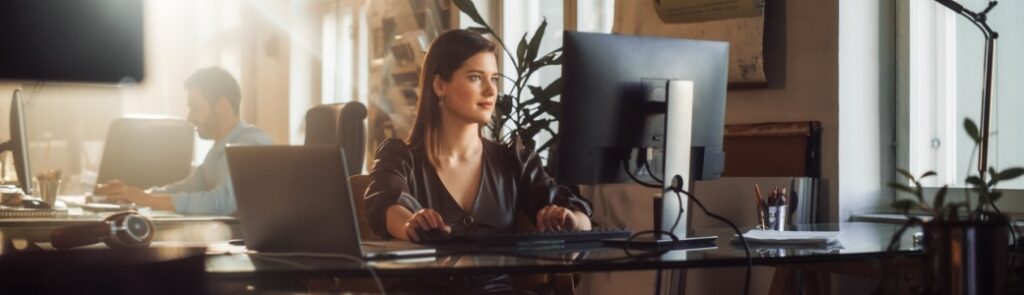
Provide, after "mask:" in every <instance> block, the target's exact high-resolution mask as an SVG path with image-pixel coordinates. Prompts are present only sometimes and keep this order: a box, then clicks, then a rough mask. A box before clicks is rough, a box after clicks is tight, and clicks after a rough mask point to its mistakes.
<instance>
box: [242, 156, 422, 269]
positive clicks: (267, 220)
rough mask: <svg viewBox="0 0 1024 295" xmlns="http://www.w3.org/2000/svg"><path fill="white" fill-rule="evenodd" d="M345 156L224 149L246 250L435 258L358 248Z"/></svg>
mask: <svg viewBox="0 0 1024 295" xmlns="http://www.w3.org/2000/svg"><path fill="white" fill-rule="evenodd" d="M343 154H344V150H343V149H341V148H340V147H337V146H331V145H315V146H228V147H227V157H228V168H229V169H230V171H231V181H232V187H233V188H234V190H235V200H236V203H237V204H238V211H237V213H236V214H237V216H238V219H239V221H240V222H241V225H242V234H244V235H245V241H244V244H245V246H246V248H247V249H248V250H250V251H256V252H258V253H325V254H346V255H350V256H355V257H363V258H366V259H375V258H394V257H404V256H426V255H433V254H434V253H436V250H435V249H433V248H429V247H425V246H422V245H418V244H414V243H409V242H391V241H388V242H372V243H365V244H364V243H361V242H360V239H359V224H357V221H356V220H357V219H356V214H355V213H356V212H355V210H356V208H355V206H354V205H353V202H352V192H351V189H350V188H349V183H348V177H347V174H346V172H345V171H348V170H347V169H346V165H345V157H344V156H343Z"/></svg>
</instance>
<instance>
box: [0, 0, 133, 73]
mask: <svg viewBox="0 0 1024 295" xmlns="http://www.w3.org/2000/svg"><path fill="white" fill-rule="evenodd" d="M142 32H143V3H142V0H74V1H66V0H9V1H0V40H3V41H0V80H15V81H19V80H20V81H62V82H85V83H119V82H122V81H136V82H139V81H142V78H143V72H144V67H143V61H144V59H143V38H142Z"/></svg>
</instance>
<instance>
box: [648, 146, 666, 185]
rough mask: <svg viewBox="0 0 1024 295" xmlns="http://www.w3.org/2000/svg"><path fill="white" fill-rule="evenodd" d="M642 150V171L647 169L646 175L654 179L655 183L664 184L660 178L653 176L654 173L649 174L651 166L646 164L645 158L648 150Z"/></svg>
mask: <svg viewBox="0 0 1024 295" xmlns="http://www.w3.org/2000/svg"><path fill="white" fill-rule="evenodd" d="M643 150H644V157H643V159H644V169H647V174H648V175H651V178H652V179H654V181H657V182H658V183H661V184H664V183H665V181H663V180H661V179H660V178H658V176H656V175H654V172H651V164H650V163H648V162H647V156H649V155H648V154H647V151H648V150H647V148H646V147H644V148H643Z"/></svg>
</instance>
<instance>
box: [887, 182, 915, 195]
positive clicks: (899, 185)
mask: <svg viewBox="0 0 1024 295" xmlns="http://www.w3.org/2000/svg"><path fill="white" fill-rule="evenodd" d="M889 187H891V188H894V189H896V190H898V191H903V192H907V193H911V194H916V193H917V191H915V190H914V189H913V188H910V187H909V186H907V185H906V184H902V183H896V182H891V183H889Z"/></svg>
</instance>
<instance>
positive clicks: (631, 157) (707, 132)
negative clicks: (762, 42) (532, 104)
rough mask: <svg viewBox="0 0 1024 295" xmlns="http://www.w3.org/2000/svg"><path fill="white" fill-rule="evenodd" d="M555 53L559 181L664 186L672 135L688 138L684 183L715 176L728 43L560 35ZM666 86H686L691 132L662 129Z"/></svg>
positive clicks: (719, 165) (718, 171)
mask: <svg viewBox="0 0 1024 295" xmlns="http://www.w3.org/2000/svg"><path fill="white" fill-rule="evenodd" d="M563 50H564V51H565V52H564V55H563V57H564V59H565V60H564V64H563V66H562V79H563V82H564V90H563V92H562V116H561V118H560V121H559V130H558V132H559V133H558V134H559V147H558V151H559V154H558V160H559V163H558V176H557V177H558V180H559V182H561V183H564V184H600V183H622V182H629V181H630V179H629V178H628V175H627V174H626V172H627V169H630V171H631V172H633V174H634V175H637V176H638V177H639V178H641V179H642V180H645V181H651V180H654V179H659V178H660V180H665V181H668V180H669V179H665V178H671V177H672V176H665V175H659V174H663V172H664V167H663V165H664V164H665V163H664V159H662V158H661V157H662V156H663V155H664V154H663V153H661V152H665V151H664V150H665V144H666V142H665V139H666V136H671V135H672V134H690V136H691V137H690V142H691V143H690V146H691V147H692V148H691V150H690V151H689V152H690V155H691V156H690V158H689V159H687V160H689V166H690V171H689V172H690V173H689V174H690V175H691V176H692V177H691V179H684V180H685V181H687V182H689V181H691V180H708V179H717V178H718V177H719V176H720V175H721V173H722V169H723V167H724V163H725V155H724V153H723V151H722V136H723V132H724V131H723V130H724V128H725V96H726V88H727V82H728V63H729V44H728V43H725V42H717V41H703V40H688V39H671V38H659V37H644V36H624V35H609V34H595V33H578V32H566V33H565V37H564V45H563ZM674 81H692V83H693V92H692V93H693V105H692V114H693V115H692V118H689V119H691V121H690V122H692V125H691V128H683V127H684V126H665V125H666V123H665V122H666V117H665V116H666V113H667V111H668V107H667V105H670V104H671V102H667V101H666V100H667V97H668V96H669V92H671V89H670V87H669V85H670V84H671V83H672V82H674ZM674 119H679V118H674ZM676 122H680V120H676ZM683 129H686V130H683ZM651 150H658V151H661V152H649V151H651ZM667 152H671V151H667ZM624 159H627V161H623V160H624ZM624 162H625V163H624ZM643 162H647V164H648V165H649V167H646V168H647V169H640V167H641V165H642V163H643Z"/></svg>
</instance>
